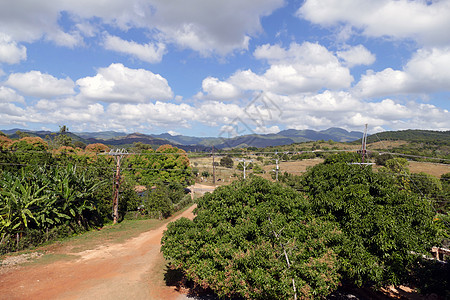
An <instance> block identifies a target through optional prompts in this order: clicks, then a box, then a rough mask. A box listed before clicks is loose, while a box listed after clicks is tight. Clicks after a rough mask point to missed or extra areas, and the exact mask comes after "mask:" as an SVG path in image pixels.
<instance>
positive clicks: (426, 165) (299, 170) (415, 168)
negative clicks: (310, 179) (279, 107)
mask: <svg viewBox="0 0 450 300" xmlns="http://www.w3.org/2000/svg"><path fill="white" fill-rule="evenodd" d="M401 143H402V142H401V141H400V142H397V141H393V142H388V145H387V146H388V147H389V146H391V147H396V146H398V145H399V144H401ZM384 146H386V145H384ZM256 158H257V156H253V157H252V160H253V163H254V164H259V165H260V166H261V167H262V169H263V170H264V171H265V173H264V174H258V176H262V177H263V178H266V179H269V180H272V174H274V172H273V170H274V169H275V168H276V165H275V164H272V163H271V164H268V165H264V164H263V163H262V162H260V161H258V160H257V159H256ZM268 160H270V159H269V158H267V157H264V161H265V162H267V161H268ZM215 161H216V162H219V161H220V157H216V158H215ZM321 162H323V159H321V158H313V159H303V160H297V161H281V162H280V163H279V167H280V173H284V172H288V173H290V174H294V175H302V174H303V173H305V172H306V171H307V170H308V168H310V167H313V166H315V165H317V164H319V163H321ZM237 163H238V162H237V161H235V162H234V166H233V168H231V169H229V168H224V167H220V166H217V167H216V185H226V184H230V183H231V182H233V181H234V180H237V178H238V177H237V176H242V174H243V172H242V171H241V170H238V169H236V165H237ZM191 166H192V167H193V168H198V170H199V173H200V175H199V176H197V180H196V182H198V183H202V184H206V185H212V173H213V168H212V157H202V158H193V159H191ZM408 167H409V169H410V171H411V173H420V172H425V173H427V174H430V175H433V176H436V177H438V178H439V177H440V176H441V175H442V174H445V173H449V172H450V165H446V164H439V163H430V162H417V161H409V166H408ZM373 168H374V169H375V170H376V169H378V168H379V166H376V165H374V166H373ZM204 171H207V172H208V173H209V174H210V176H209V177H207V178H205V177H203V176H202V175H201V174H202V172H204ZM252 172H253V170H247V175H248V174H251V173H252ZM236 175H237V176H236Z"/></svg>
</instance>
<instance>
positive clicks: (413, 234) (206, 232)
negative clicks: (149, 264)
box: [162, 153, 450, 299]
mask: <svg viewBox="0 0 450 300" xmlns="http://www.w3.org/2000/svg"><path fill="white" fill-rule="evenodd" d="M358 158H359V156H358V155H356V154H352V153H345V154H341V155H332V156H329V157H327V158H326V159H325V160H324V162H323V163H320V164H318V165H316V166H314V167H312V168H310V169H309V170H308V171H307V172H306V173H305V174H304V175H302V176H295V175H292V174H288V173H285V174H283V175H282V176H280V181H282V183H271V182H269V181H267V180H264V179H261V178H259V177H256V176H254V177H252V178H251V179H250V180H246V181H236V182H234V183H233V184H231V185H229V186H226V187H220V188H218V189H216V191H214V192H213V193H212V194H207V195H206V196H204V197H203V198H201V199H199V200H198V208H197V210H196V211H195V213H196V214H197V216H196V217H195V219H194V220H193V221H190V220H187V219H181V220H178V221H176V222H174V223H172V224H169V227H168V230H167V232H166V233H165V235H164V237H163V239H162V251H163V253H164V256H165V257H166V259H168V261H169V262H170V264H171V266H172V268H173V269H178V270H180V271H181V272H182V274H184V276H185V277H186V278H187V279H188V280H190V281H192V282H193V283H194V285H196V286H198V287H202V288H205V289H210V290H212V291H213V292H215V293H216V294H218V295H219V296H220V297H226V298H230V297H231V298H232V297H237V298H245V299H274V298H283V299H293V298H294V297H297V298H299V299H311V298H322V297H325V296H327V295H328V294H330V293H331V292H333V291H334V290H335V289H336V288H337V287H338V286H339V285H341V284H342V283H346V284H351V285H355V286H359V287H361V286H372V287H380V286H385V285H388V284H395V285H399V284H408V285H414V286H417V287H419V288H422V290H421V291H422V292H423V293H430V292H438V293H440V294H441V296H443V297H449V296H450V294H449V292H450V291H449V289H448V286H449V285H450V282H448V279H444V278H450V276H449V275H450V270H449V268H448V267H442V266H443V265H440V264H439V263H437V262H434V261H430V260H427V259H424V258H423V256H425V257H429V258H431V255H430V253H429V251H430V250H431V247H432V246H442V245H444V244H445V243H446V242H448V237H449V233H450V231H449V221H450V220H448V209H447V208H446V207H445V206H439V205H438V202H437V201H436V200H435V199H436V198H435V197H437V196H438V195H443V194H442V193H446V192H448V190H446V189H447V187H445V188H443V187H442V183H441V182H440V181H439V180H436V179H434V178H432V177H431V176H430V177H426V178H424V181H423V182H424V185H423V186H421V187H415V186H414V185H413V184H412V179H411V178H410V177H408V176H406V175H405V174H403V173H402V172H403V171H405V168H406V166H405V161H403V160H401V159H400V160H394V161H390V160H388V161H386V162H385V165H386V166H385V167H383V168H382V169H380V170H378V171H377V172H374V171H373V170H372V167H371V166H362V165H352V164H349V163H351V162H354V161H357V160H358ZM402 164H403V165H402ZM444 177H445V178H446V177H447V175H446V176H444ZM446 184H447V183H446ZM445 266H447V265H445ZM423 274H427V276H426V277H423ZM445 287H446V288H445Z"/></svg>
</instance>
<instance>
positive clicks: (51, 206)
mask: <svg viewBox="0 0 450 300" xmlns="http://www.w3.org/2000/svg"><path fill="white" fill-rule="evenodd" d="M103 184H104V180H101V179H100V178H98V177H97V176H95V174H94V173H93V172H91V171H90V170H88V169H85V168H77V167H76V166H71V165H68V166H66V167H57V168H56V167H46V166H35V167H33V168H30V169H21V170H20V171H19V172H18V173H11V172H7V171H4V172H3V173H2V176H1V177H0V187H1V188H0V233H1V234H2V239H3V242H4V243H2V245H0V247H2V246H4V248H3V249H4V250H3V251H5V250H10V248H11V245H9V246H7V244H8V243H7V242H6V241H8V240H11V239H15V240H16V246H17V248H19V249H20V248H21V247H26V246H29V245H27V243H25V242H24V241H22V242H21V240H22V238H24V237H27V238H26V239H25V240H27V239H28V240H30V242H31V245H33V244H34V245H36V244H35V242H36V241H39V240H40V238H39V235H38V234H36V233H37V232H38V231H41V232H45V233H46V239H48V238H49V232H53V233H54V232H58V231H60V228H64V227H69V228H71V230H70V231H71V232H77V229H75V228H76V227H82V228H84V229H87V228H89V227H90V226H96V225H100V224H102V222H103V218H102V216H101V215H99V210H98V205H99V201H98V198H97V196H98V194H96V191H97V189H98V188H99V187H101V186H102V185H103ZM55 229H56V230H55ZM10 244H11V243H10ZM21 245H22V246H21Z"/></svg>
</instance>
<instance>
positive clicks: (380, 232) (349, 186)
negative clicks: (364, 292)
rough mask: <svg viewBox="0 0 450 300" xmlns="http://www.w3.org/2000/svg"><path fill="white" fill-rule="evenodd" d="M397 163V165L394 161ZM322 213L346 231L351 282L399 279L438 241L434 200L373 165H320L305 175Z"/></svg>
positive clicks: (343, 256) (346, 270)
mask: <svg viewBox="0 0 450 300" xmlns="http://www.w3.org/2000/svg"><path fill="white" fill-rule="evenodd" d="M395 166H397V164H396V165H395ZM300 186H301V189H302V190H304V191H305V192H306V194H307V195H308V199H309V201H310V203H311V208H312V210H313V212H314V213H315V214H316V215H317V216H321V217H324V218H326V219H327V220H329V221H331V222H333V223H335V224H336V225H337V226H338V227H339V228H340V230H341V231H342V232H343V234H344V239H343V243H342V244H341V245H340V246H339V247H337V248H335V250H336V252H337V253H338V255H339V262H340V270H341V272H342V273H343V274H344V276H345V277H346V278H347V279H349V280H351V281H352V282H354V283H356V284H358V285H361V284H364V283H384V282H391V283H399V282H400V281H401V280H402V279H403V278H404V277H403V276H405V275H407V272H408V267H410V266H411V264H412V263H413V261H414V260H415V259H416V258H417V255H415V254H412V253H416V254H426V253H427V251H428V250H429V249H431V246H433V245H435V244H437V243H438V240H437V232H438V231H437V226H436V224H435V223H434V221H433V217H434V215H435V212H434V210H433V208H432V205H431V203H430V201H429V200H428V199H427V198H424V197H421V196H420V195H417V194H416V193H413V192H411V190H409V189H405V188H404V186H401V185H399V183H398V180H397V178H396V177H395V176H394V177H393V176H387V174H385V173H383V172H381V173H374V172H373V171H372V169H371V167H370V166H362V165H351V164H347V163H343V162H341V163H335V164H320V165H317V166H315V167H313V168H311V169H310V170H309V171H308V172H307V173H306V174H305V175H304V176H303V177H301V179H300Z"/></svg>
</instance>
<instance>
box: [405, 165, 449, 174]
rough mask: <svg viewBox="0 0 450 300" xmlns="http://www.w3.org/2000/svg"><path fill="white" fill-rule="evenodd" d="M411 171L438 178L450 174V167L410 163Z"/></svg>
mask: <svg viewBox="0 0 450 300" xmlns="http://www.w3.org/2000/svg"><path fill="white" fill-rule="evenodd" d="M409 170H410V171H411V173H420V172H424V173H427V174H430V175H433V176H436V177H441V175H442V174H445V173H450V165H445V164H436V163H430V162H418V161H410V162H409Z"/></svg>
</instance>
